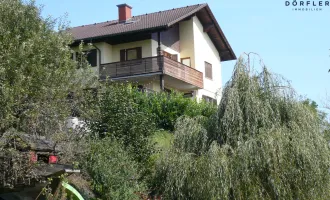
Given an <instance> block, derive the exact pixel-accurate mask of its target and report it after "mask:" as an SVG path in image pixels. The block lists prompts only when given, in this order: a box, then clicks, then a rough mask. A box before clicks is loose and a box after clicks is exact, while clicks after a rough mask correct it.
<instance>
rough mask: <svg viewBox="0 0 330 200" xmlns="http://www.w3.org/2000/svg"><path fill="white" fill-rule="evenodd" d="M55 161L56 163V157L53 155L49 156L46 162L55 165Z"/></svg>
mask: <svg viewBox="0 0 330 200" xmlns="http://www.w3.org/2000/svg"><path fill="white" fill-rule="evenodd" d="M57 161H58V158H57V156H55V155H50V156H49V160H48V163H49V164H56V163H57Z"/></svg>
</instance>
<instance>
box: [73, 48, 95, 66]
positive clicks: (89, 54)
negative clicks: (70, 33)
mask: <svg viewBox="0 0 330 200" xmlns="http://www.w3.org/2000/svg"><path fill="white" fill-rule="evenodd" d="M82 53H83V54H84V56H85V58H86V61H87V62H88V63H89V64H90V65H91V66H92V67H96V66H97V50H96V49H92V50H89V51H83V52H82ZM81 55H82V54H80V53H79V52H76V61H78V63H80V64H79V66H81V62H82V61H83V60H82V57H81ZM72 58H73V55H72Z"/></svg>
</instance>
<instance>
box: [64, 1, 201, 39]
mask: <svg viewBox="0 0 330 200" xmlns="http://www.w3.org/2000/svg"><path fill="white" fill-rule="evenodd" d="M205 6H207V4H197V5H192V6H186V7H182V8H176V9H171V10H165V11H159V12H155V13H149V14H143V15H138V16H133V17H132V18H131V19H130V20H129V21H127V22H126V23H118V19H117V20H112V21H107V22H102V23H96V24H90V25H84V26H78V27H74V28H72V29H71V30H70V32H71V33H72V35H73V37H74V39H75V40H83V39H90V38H98V37H102V36H111V35H118V34H121V33H128V32H133V31H141V30H146V29H152V28H161V27H166V26H170V25H172V24H174V23H176V22H178V21H180V20H182V19H184V18H186V17H188V16H190V15H192V14H194V13H196V12H197V11H199V10H201V9H202V8H204V7H205Z"/></svg>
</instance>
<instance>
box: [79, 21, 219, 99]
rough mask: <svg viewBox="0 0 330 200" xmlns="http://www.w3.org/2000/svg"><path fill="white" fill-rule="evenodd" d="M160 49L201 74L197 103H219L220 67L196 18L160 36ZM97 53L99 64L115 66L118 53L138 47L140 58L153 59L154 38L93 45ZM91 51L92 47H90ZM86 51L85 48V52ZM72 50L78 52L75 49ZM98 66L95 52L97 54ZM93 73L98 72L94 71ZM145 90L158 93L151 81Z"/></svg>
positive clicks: (154, 36)
mask: <svg viewBox="0 0 330 200" xmlns="http://www.w3.org/2000/svg"><path fill="white" fill-rule="evenodd" d="M161 42H162V44H161V48H162V50H164V51H167V52H169V53H171V54H178V61H179V62H180V61H181V58H186V57H190V60H191V67H192V68H195V69H197V70H199V71H201V72H202V73H203V75H204V79H203V80H204V89H200V90H198V91H196V92H195V97H197V98H198V99H201V98H202V96H203V95H206V96H209V97H211V98H216V99H217V101H218V102H219V101H220V96H216V94H217V93H219V94H221V92H220V89H221V87H222V85H221V82H222V80H221V63H220V61H221V60H220V56H219V53H218V51H217V49H216V47H215V46H214V44H213V42H212V41H211V39H210V37H209V36H208V34H207V33H205V32H204V31H203V25H202V24H201V22H200V21H199V20H198V18H197V17H196V16H194V17H192V18H190V19H189V20H185V21H182V22H180V23H179V24H178V25H177V26H174V27H172V28H170V29H169V30H168V31H165V32H162V33H161ZM94 45H95V46H97V47H98V48H99V49H100V50H101V52H102V53H101V63H110V62H119V61H120V50H121V49H129V48H135V47H142V57H151V56H157V47H158V36H157V33H153V34H152V35H151V39H148V40H142V41H136V42H130V43H123V44H117V45H109V44H107V43H105V42H101V43H95V44H94ZM91 48H94V47H91ZM86 49H87V48H86ZM76 50H78V49H77V48H76ZM97 56H98V59H97V62H98V65H99V56H100V55H99V52H97ZM205 61H206V62H208V63H211V64H212V76H213V78H212V80H211V79H208V78H206V77H205ZM94 70H95V71H97V70H98V68H97V67H96V68H95V69H94ZM148 88H150V89H153V90H156V91H159V89H160V88H159V81H158V80H155V83H152V84H151V85H149V86H148Z"/></svg>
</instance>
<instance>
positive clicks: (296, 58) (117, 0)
mask: <svg viewBox="0 0 330 200" xmlns="http://www.w3.org/2000/svg"><path fill="white" fill-rule="evenodd" d="M36 2H37V3H38V4H43V5H44V8H43V13H42V14H43V16H48V15H51V16H52V17H60V16H63V15H64V14H65V13H67V14H68V20H69V21H70V22H71V23H70V25H71V26H79V25H84V24H91V23H97V22H102V21H107V20H112V19H116V18H117V17H118V10H117V7H116V5H117V4H121V3H127V4H129V5H131V6H132V7H133V10H132V12H133V15H139V14H144V13H151V12H156V11H159V10H166V9H172V8H176V7H182V6H186V5H192V4H198V3H208V4H209V6H210V8H211V10H212V12H213V14H214V16H215V17H216V19H217V21H218V23H219V24H220V27H221V28H222V30H223V32H224V33H225V35H226V37H227V39H228V41H229V43H230V44H231V46H232V48H233V50H234V52H235V54H236V55H237V57H238V56H240V55H241V54H242V53H243V52H256V53H258V54H260V55H261V57H262V59H263V61H264V63H265V64H266V65H267V66H268V67H269V68H270V69H271V71H273V72H275V73H278V74H281V75H283V76H284V77H285V78H287V79H288V80H290V81H291V83H292V85H293V86H294V88H295V89H296V90H297V92H298V93H299V94H301V95H304V96H306V97H308V98H310V99H312V100H315V101H316V102H317V103H318V104H319V107H322V106H323V101H324V99H325V96H326V93H327V92H328V93H329V95H330V84H329V83H330V73H328V69H330V57H329V55H330V50H329V49H330V7H323V10H322V11H318V12H316V11H314V12H313V11H293V10H292V7H286V6H285V0H268V1H265V0H235V1H233V0H204V1H200V0H180V1H178V0H166V1H155V0H126V1H123V0H93V1H87V0H56V1H55V0H37V1H36ZM291 2H292V1H291ZM234 64H235V62H234V61H229V62H224V63H222V73H223V84H224V83H225V82H227V81H228V80H229V79H230V76H231V73H232V70H233V67H234Z"/></svg>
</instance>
